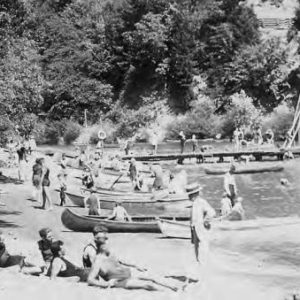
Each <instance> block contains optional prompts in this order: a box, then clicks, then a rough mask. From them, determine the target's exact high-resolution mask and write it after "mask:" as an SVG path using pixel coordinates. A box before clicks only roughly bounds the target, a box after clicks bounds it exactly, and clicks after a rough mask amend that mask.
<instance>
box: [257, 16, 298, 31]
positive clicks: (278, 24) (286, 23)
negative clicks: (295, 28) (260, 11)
mask: <svg viewBox="0 0 300 300" xmlns="http://www.w3.org/2000/svg"><path fill="white" fill-rule="evenodd" d="M259 23H260V27H262V28H274V29H289V28H290V27H291V26H292V25H293V19H278V18H260V19H259Z"/></svg>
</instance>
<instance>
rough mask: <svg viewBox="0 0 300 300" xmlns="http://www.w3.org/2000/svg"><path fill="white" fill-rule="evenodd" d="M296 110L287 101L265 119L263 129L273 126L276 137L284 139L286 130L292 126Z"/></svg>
mask: <svg viewBox="0 0 300 300" xmlns="http://www.w3.org/2000/svg"><path fill="white" fill-rule="evenodd" d="M294 113H295V110H294V108H293V107H291V106H289V105H288V104H287V103H286V102H284V103H282V104H280V105H279V106H278V107H276V108H275V109H274V110H273V112H272V113H270V114H269V115H267V116H266V117H265V118H264V121H263V124H262V125H263V131H266V130H267V129H268V128H271V129H272V130H273V132H274V135H275V139H277V140H283V139H284V136H285V134H286V132H287V131H288V130H289V129H290V128H291V126H292V123H293V118H294Z"/></svg>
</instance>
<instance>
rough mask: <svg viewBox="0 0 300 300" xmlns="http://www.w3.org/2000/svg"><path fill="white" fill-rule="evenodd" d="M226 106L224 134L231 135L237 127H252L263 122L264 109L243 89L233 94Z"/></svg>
mask: <svg viewBox="0 0 300 300" xmlns="http://www.w3.org/2000/svg"><path fill="white" fill-rule="evenodd" d="M229 100H230V103H229V104H228V105H227V107H226V111H227V112H226V114H225V115H224V118H223V120H224V122H223V125H222V131H223V133H224V135H231V134H232V132H233V131H234V129H235V128H236V127H244V128H250V127H252V126H253V125H255V124H261V122H262V110H261V109H260V108H256V107H255V106H254V104H253V99H252V98H251V97H248V96H247V95H246V93H245V92H244V91H243V90H242V91H241V92H239V93H235V94H233V95H232V96H231V97H230V98H229Z"/></svg>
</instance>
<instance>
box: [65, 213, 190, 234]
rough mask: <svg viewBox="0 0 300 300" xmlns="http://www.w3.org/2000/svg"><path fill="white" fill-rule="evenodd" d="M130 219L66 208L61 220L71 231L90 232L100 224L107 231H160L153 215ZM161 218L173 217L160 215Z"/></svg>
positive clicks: (180, 218) (179, 218) (181, 218)
mask: <svg viewBox="0 0 300 300" xmlns="http://www.w3.org/2000/svg"><path fill="white" fill-rule="evenodd" d="M131 218H132V221H130V222H129V221H113V220H107V217H101V216H81V215H78V214H76V213H74V212H73V211H71V210H70V209H68V208H66V209H65V210H64V211H63V213H62V215H61V221H62V223H63V224H64V226H65V227H66V228H68V229H70V230H73V231H79V232H91V231H92V230H93V228H94V227H95V226H96V225H102V226H104V227H106V228H107V230H108V231H109V232H156V233H160V229H159V227H158V224H157V218H156V217H155V216H133V217H131ZM161 218H162V219H174V218H173V217H169V216H161ZM176 220H187V217H178V218H176Z"/></svg>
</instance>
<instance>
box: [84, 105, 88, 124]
mask: <svg viewBox="0 0 300 300" xmlns="http://www.w3.org/2000/svg"><path fill="white" fill-rule="evenodd" d="M87 126H88V125H87V109H85V110H84V127H85V128H87Z"/></svg>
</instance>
